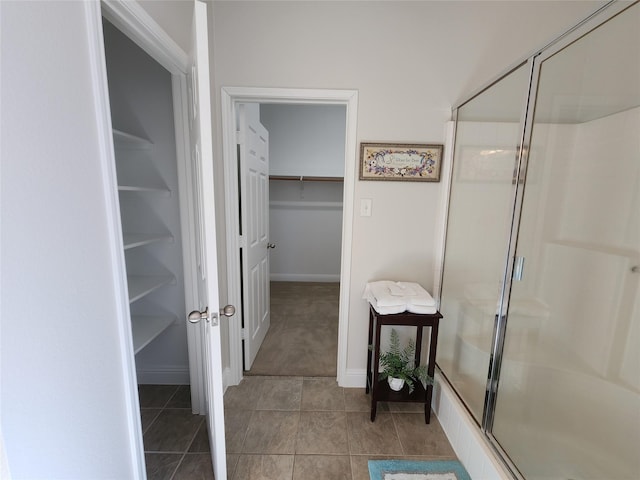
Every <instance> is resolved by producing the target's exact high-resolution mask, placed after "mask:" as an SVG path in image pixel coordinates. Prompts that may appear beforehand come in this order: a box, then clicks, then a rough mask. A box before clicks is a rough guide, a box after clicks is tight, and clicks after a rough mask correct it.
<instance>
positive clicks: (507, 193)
mask: <svg viewBox="0 0 640 480" xmlns="http://www.w3.org/2000/svg"><path fill="white" fill-rule="evenodd" d="M528 83H529V68H527V65H526V64H523V65H521V66H520V67H518V68H516V69H515V70H513V71H512V72H511V73H510V74H509V75H507V76H506V77H505V78H503V79H502V80H501V81H500V82H499V83H497V84H494V85H493V86H491V87H489V88H488V89H486V90H485V91H483V92H482V93H480V94H479V95H477V96H476V97H474V98H472V99H471V100H470V101H468V102H467V103H465V104H464V105H462V106H461V107H460V108H458V110H457V126H456V138H455V148H454V156H455V159H454V163H453V174H452V180H451V196H450V204H449V215H448V222H447V246H446V251H445V260H444V270H443V271H444V274H443V277H442V289H441V300H440V312H441V313H442V314H443V315H444V320H443V321H442V322H440V332H439V340H438V353H437V363H438V366H439V367H440V369H441V370H442V372H443V374H444V375H445V376H446V377H447V379H448V380H449V381H450V382H451V383H452V385H453V386H454V387H455V389H456V391H457V392H458V393H459V395H460V396H461V397H462V400H463V401H464V402H465V404H466V405H467V407H468V408H469V410H470V411H471V412H472V413H473V415H474V417H475V419H476V421H477V422H478V423H479V424H480V423H482V416H483V411H484V404H485V395H486V388H487V374H488V371H489V360H490V357H491V351H492V343H493V342H492V340H493V339H492V336H493V331H494V324H495V322H496V313H497V309H498V304H499V300H500V296H501V289H502V283H503V277H504V271H505V265H506V252H507V247H508V242H509V234H510V232H511V221H512V220H511V219H512V214H513V199H514V195H515V186H516V185H515V181H514V172H515V168H516V165H517V155H518V145H519V144H520V140H521V134H520V132H521V113H520V112H521V111H522V106H523V102H524V100H525V93H526V92H527V87H528Z"/></svg>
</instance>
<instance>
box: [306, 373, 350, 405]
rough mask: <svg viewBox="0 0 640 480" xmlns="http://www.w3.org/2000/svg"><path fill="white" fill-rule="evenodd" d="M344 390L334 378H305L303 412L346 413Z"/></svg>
mask: <svg viewBox="0 0 640 480" xmlns="http://www.w3.org/2000/svg"><path fill="white" fill-rule="evenodd" d="M344 405H345V404H344V389H343V388H342V387H339V386H338V382H336V380H335V379H334V378H322V377H315V378H305V379H304V380H303V382H302V404H301V406H300V409H301V410H312V411H320V410H327V411H344V410H345V406H344Z"/></svg>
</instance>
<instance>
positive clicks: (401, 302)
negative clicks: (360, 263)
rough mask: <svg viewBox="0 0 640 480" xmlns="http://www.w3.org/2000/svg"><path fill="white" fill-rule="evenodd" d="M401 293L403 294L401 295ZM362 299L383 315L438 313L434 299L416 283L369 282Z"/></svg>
mask: <svg viewBox="0 0 640 480" xmlns="http://www.w3.org/2000/svg"><path fill="white" fill-rule="evenodd" d="M400 293H403V294H402V295H400ZM362 298H363V299H365V300H367V301H368V302H369V303H370V304H371V305H372V306H373V308H374V309H375V310H376V312H378V313H380V314H382V315H391V314H394V313H402V312H404V311H407V310H408V311H409V312H413V313H423V314H430V313H436V302H435V300H434V299H433V297H432V296H431V295H429V292H427V291H426V290H425V289H424V288H422V286H421V285H420V284H418V283H415V282H392V281H389V280H380V281H377V282H369V283H367V285H366V287H365V289H364V293H363V295H362Z"/></svg>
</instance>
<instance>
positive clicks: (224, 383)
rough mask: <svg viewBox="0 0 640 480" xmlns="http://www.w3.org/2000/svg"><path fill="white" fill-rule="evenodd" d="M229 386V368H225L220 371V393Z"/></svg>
mask: <svg viewBox="0 0 640 480" xmlns="http://www.w3.org/2000/svg"><path fill="white" fill-rule="evenodd" d="M230 386H231V368H230V367H226V368H225V369H224V370H223V371H222V391H223V392H226V391H227V388H228V387H230Z"/></svg>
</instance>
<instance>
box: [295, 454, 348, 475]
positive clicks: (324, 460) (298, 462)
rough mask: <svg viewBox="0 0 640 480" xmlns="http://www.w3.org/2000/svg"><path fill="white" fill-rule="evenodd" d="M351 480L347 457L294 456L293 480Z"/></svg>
mask: <svg viewBox="0 0 640 480" xmlns="http://www.w3.org/2000/svg"><path fill="white" fill-rule="evenodd" d="M309 479H313V480H351V461H350V459H349V456H348V455H342V456H336V455H296V458H295V462H294V465H293V480H309Z"/></svg>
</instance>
